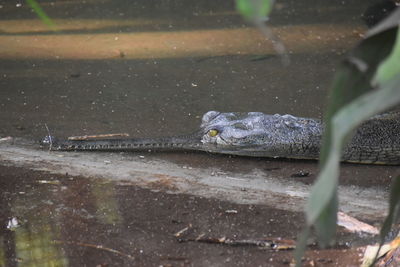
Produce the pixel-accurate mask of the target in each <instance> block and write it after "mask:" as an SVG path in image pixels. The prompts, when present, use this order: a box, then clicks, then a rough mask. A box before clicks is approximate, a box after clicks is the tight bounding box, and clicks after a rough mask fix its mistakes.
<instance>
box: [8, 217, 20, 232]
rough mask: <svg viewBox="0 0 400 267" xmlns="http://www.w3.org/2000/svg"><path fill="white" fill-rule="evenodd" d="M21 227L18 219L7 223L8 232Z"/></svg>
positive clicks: (14, 218) (12, 219) (13, 218)
mask: <svg viewBox="0 0 400 267" xmlns="http://www.w3.org/2000/svg"><path fill="white" fill-rule="evenodd" d="M18 226H19V223H18V220H17V218H16V217H12V218H11V219H9V220H8V222H7V229H8V230H14V229H15V228H17V227H18Z"/></svg>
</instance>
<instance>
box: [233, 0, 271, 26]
mask: <svg viewBox="0 0 400 267" xmlns="http://www.w3.org/2000/svg"><path fill="white" fill-rule="evenodd" d="M272 4H273V1H272V0H236V10H237V11H238V12H239V13H240V14H241V15H242V16H243V17H244V18H246V19H248V20H250V21H253V22H254V21H261V20H265V19H266V18H267V17H268V15H269V14H270V13H271V10H272Z"/></svg>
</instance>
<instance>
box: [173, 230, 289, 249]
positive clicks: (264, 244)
mask: <svg viewBox="0 0 400 267" xmlns="http://www.w3.org/2000/svg"><path fill="white" fill-rule="evenodd" d="M178 241H179V242H191V241H192V242H202V243H210V244H223V245H228V246H256V247H260V248H265V249H271V250H292V249H294V248H295V247H296V241H295V240H292V239H281V238H268V239H230V238H227V237H225V236H223V237H219V238H218V237H206V236H205V234H201V235H199V236H198V237H196V238H188V239H179V240H178Z"/></svg>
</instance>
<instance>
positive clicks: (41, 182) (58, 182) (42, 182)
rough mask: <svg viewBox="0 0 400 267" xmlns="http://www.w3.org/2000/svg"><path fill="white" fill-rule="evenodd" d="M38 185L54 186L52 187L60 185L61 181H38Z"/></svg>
mask: <svg viewBox="0 0 400 267" xmlns="http://www.w3.org/2000/svg"><path fill="white" fill-rule="evenodd" d="M37 183H38V184H52V185H59V184H60V181H59V180H38V181H37Z"/></svg>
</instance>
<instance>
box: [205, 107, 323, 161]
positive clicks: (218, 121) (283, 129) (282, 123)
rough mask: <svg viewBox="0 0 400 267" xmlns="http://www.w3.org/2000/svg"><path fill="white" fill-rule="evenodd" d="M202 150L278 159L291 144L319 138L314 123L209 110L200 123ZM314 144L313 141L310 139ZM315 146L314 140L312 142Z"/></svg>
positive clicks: (271, 116)
mask: <svg viewBox="0 0 400 267" xmlns="http://www.w3.org/2000/svg"><path fill="white" fill-rule="evenodd" d="M200 128H201V132H202V133H203V135H202V137H201V143H202V146H203V150H207V151H210V152H218V153H227V154H236V155H247V156H270V157H281V156H284V155H287V154H288V150H290V149H292V146H293V144H294V143H297V142H304V143H305V144H307V141H311V140H308V139H309V137H310V138H314V137H315V136H316V137H317V138H319V136H320V132H321V127H320V123H319V121H317V120H313V119H307V118H298V117H294V116H291V115H279V114H275V115H266V114H264V113H261V112H246V113H240V112H235V113H221V112H217V111H209V112H207V113H206V114H204V116H203V119H202V123H201V126H200ZM312 142H313V143H315V140H312ZM316 142H317V143H318V140H316Z"/></svg>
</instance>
